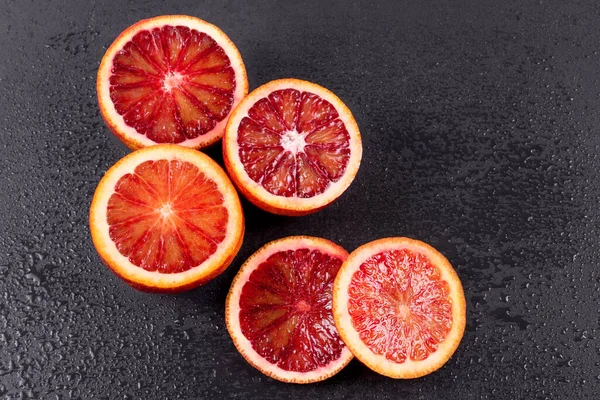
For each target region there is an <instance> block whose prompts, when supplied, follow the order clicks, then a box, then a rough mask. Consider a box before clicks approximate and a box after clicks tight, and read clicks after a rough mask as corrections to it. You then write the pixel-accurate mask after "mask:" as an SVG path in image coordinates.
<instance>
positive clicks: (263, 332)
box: [239, 249, 345, 372]
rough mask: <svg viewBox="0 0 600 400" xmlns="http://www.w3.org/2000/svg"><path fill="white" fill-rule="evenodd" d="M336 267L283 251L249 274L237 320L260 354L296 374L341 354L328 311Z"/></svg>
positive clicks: (324, 258)
mask: <svg viewBox="0 0 600 400" xmlns="http://www.w3.org/2000/svg"><path fill="white" fill-rule="evenodd" d="M341 264H342V260H341V259H339V258H337V257H334V256H332V255H329V254H325V253H323V252H321V251H319V250H314V249H313V250H309V249H297V250H287V251H280V252H277V253H274V254H272V255H271V256H270V257H269V258H267V259H266V260H265V261H263V262H262V263H261V264H260V265H259V266H258V267H257V268H256V269H255V270H254V271H253V272H252V273H251V274H250V277H249V279H248V281H247V282H246V283H245V285H244V287H243V289H242V292H241V295H240V298H239V306H240V313H239V322H240V327H241V331H242V334H243V335H244V336H245V337H246V338H247V339H248V340H249V341H250V343H251V344H252V347H253V349H254V350H255V351H256V352H257V353H258V354H259V355H260V356H262V357H264V358H265V359H266V360H268V361H269V362H270V363H272V364H275V365H277V366H278V367H279V368H281V369H283V370H286V371H297V372H310V371H314V370H316V369H318V368H322V367H325V366H327V365H328V364H330V363H331V362H332V361H334V360H337V359H338V358H339V357H340V356H341V354H342V350H343V349H344V347H345V346H344V343H343V342H342V340H341V338H340V336H339V334H338V332H337V330H336V328H335V324H334V321H333V315H332V313H331V301H332V292H331V290H332V285H333V280H334V279H335V276H336V274H337V271H338V270H339V268H340V266H341Z"/></svg>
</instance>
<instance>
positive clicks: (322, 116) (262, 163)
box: [238, 89, 350, 198]
mask: <svg viewBox="0 0 600 400" xmlns="http://www.w3.org/2000/svg"><path fill="white" fill-rule="evenodd" d="M349 142H350V135H349V134H348V131H347V129H346V127H345V125H344V123H343V122H342V120H341V119H340V118H339V115H338V112H337V111H336V109H335V107H334V106H333V105H332V104H331V103H329V102H328V101H327V100H325V99H323V98H321V97H319V96H318V95H316V94H313V93H309V92H305V91H300V90H296V89H282V90H277V91H274V92H272V93H270V94H269V95H268V97H265V98H262V99H260V100H258V101H257V102H256V103H255V104H254V105H253V106H252V107H251V108H250V109H249V110H248V116H246V117H244V118H243V119H242V121H241V123H240V125H239V128H238V145H239V157H240V160H241V162H242V164H243V166H244V168H245V170H246V172H247V173H248V175H249V176H250V178H251V179H252V180H253V181H255V182H256V183H258V184H260V185H261V186H262V187H264V188H265V189H266V190H267V191H268V192H269V193H272V194H274V195H277V196H285V197H301V198H308V197H313V196H316V195H318V194H321V193H323V192H324V191H325V190H326V189H327V187H328V186H329V185H330V184H331V183H333V182H337V181H338V180H339V179H340V177H342V175H343V174H344V171H345V170H346V167H347V165H348V161H349V158H350V143H349Z"/></svg>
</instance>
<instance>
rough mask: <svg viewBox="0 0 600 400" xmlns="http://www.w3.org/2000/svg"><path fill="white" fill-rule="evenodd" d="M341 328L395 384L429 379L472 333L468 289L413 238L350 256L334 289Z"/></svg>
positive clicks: (366, 248) (349, 341)
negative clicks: (468, 319) (468, 329)
mask: <svg viewBox="0 0 600 400" xmlns="http://www.w3.org/2000/svg"><path fill="white" fill-rule="evenodd" d="M333 314H334V318H335V323H336V326H337V328H338V331H339V332H340V335H341V336H342V338H343V340H344V342H345V343H346V345H347V346H348V347H349V348H350V350H352V352H353V353H354V355H355V356H356V357H357V358H358V359H359V360H360V361H362V362H363V363H364V364H366V365H367V366H368V367H369V368H371V369H373V370H374V371H377V372H379V373H380V374H383V375H386V376H389V377H392V378H402V379H408V378H417V377H420V376H423V375H427V374H429V373H431V372H433V371H435V370H437V369H438V368H440V367H441V366H442V365H444V364H445V363H446V362H447V361H448V359H450V357H451V356H452V354H453V353H454V351H455V350H456V348H457V347H458V344H459V343H460V340H461V339H462V336H463V332H464V329H465V318H466V315H465V314H466V306H465V297H464V293H463V289H462V285H461V283H460V280H459V278H458V276H457V275H456V272H455V271H454V269H453V268H452V266H451V265H450V263H449V262H448V260H447V259H446V258H445V257H444V256H443V255H442V254H440V253H439V252H438V251H437V250H435V249H434V248H433V247H431V246H429V245H427V244H425V243H423V242H420V241H417V240H413V239H408V238H386V239H380V240H376V241H374V242H371V243H368V244H365V245H363V246H361V247H359V248H358V249H356V250H355V251H354V252H352V253H351V254H350V256H349V257H348V259H346V261H345V262H344V264H343V266H342V267H341V268H340V271H339V273H338V275H337V277H336V279H335V283H334V288H333Z"/></svg>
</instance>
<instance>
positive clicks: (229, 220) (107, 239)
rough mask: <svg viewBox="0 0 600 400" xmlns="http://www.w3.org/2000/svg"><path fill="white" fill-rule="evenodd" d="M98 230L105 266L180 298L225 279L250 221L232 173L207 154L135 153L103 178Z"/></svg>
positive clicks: (94, 210) (94, 208) (95, 212)
mask: <svg viewBox="0 0 600 400" xmlns="http://www.w3.org/2000/svg"><path fill="white" fill-rule="evenodd" d="M90 230H91V233H92V240H93V242H94V245H95V246H96V250H97V251H98V253H99V254H100V257H101V258H102V260H103V261H104V262H105V263H106V265H107V266H108V267H110V269H112V270H113V271H114V272H115V273H116V274H117V275H118V276H119V277H121V278H122V279H124V280H125V281H126V282H127V283H129V284H130V285H131V286H133V287H135V288H137V289H140V290H145V291H154V292H180V291H183V290H187V289H191V288H193V287H196V286H199V285H201V284H203V283H205V282H207V281H208V280H210V279H212V278H214V277H215V276H217V275H218V274H219V273H221V272H222V271H223V270H224V269H225V268H227V266H228V265H229V264H230V263H231V261H232V260H233V258H234V257H235V255H236V254H237V252H238V250H239V248H240V246H241V244H242V239H243V234H244V217H243V214H242V208H241V205H240V201H239V198H238V196H237V193H236V191H235V188H234V187H233V185H232V184H231V182H230V181H229V179H228V178H227V175H226V174H225V171H223V170H222V169H221V167H219V165H218V164H216V163H215V162H214V161H213V160H211V159H210V158H209V157H208V156H206V155H204V154H203V153H200V152H199V151H196V150H192V149H188V148H185V147H181V146H177V145H158V146H152V147H147V148H145V149H141V150H138V151H135V152H133V153H131V154H129V155H128V156H126V157H124V158H123V159H121V160H120V161H119V162H117V163H116V164H115V165H114V166H113V167H111V168H110V169H109V170H108V172H107V173H106V174H105V175H104V177H103V178H102V179H101V180H100V183H99V184H98V187H97V188H96V193H95V194H94V198H93V200H92V205H91V208H90Z"/></svg>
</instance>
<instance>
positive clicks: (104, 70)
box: [97, 15, 248, 147]
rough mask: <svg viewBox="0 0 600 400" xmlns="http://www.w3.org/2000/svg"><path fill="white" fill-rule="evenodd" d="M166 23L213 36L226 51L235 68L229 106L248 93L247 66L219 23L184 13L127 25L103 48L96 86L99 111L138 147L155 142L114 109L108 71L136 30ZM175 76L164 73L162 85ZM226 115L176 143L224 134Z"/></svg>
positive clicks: (213, 138)
mask: <svg viewBox="0 0 600 400" xmlns="http://www.w3.org/2000/svg"><path fill="white" fill-rule="evenodd" d="M165 25H172V26H177V25H181V26H186V27H188V28H190V29H194V30H196V31H198V32H204V33H206V34H207V35H209V36H210V37H211V38H213V39H214V40H215V42H217V44H218V45H219V46H220V47H221V48H222V49H223V50H224V51H225V54H226V55H227V57H228V58H229V60H230V62H231V66H232V67H233V70H234V72H235V89H234V92H233V104H232V106H231V110H233V109H234V108H235V107H236V106H237V104H238V103H239V102H240V101H241V100H242V99H243V98H244V96H245V95H246V94H247V93H248V82H247V79H246V70H245V67H244V63H243V61H242V56H241V55H240V53H239V52H238V50H237V49H236V48H235V46H234V45H233V43H232V42H231V40H230V39H229V38H228V37H227V35H225V33H223V32H222V31H221V30H220V29H219V28H218V27H216V26H214V25H212V24H210V23H208V22H205V21H202V20H200V19H198V18H194V17H189V16H186V15H171V16H163V17H158V18H152V19H148V20H144V21H140V22H138V23H137V24H136V25H135V27H136V29H131V28H132V27H130V28H129V29H127V30H125V31H124V32H123V33H121V35H120V36H119V37H118V38H117V39H116V40H115V41H114V42H113V44H112V45H111V46H110V47H109V48H108V50H107V51H106V55H105V56H104V59H103V62H102V63H101V64H100V68H99V69H98V85H97V90H98V97H99V98H100V99H103V100H102V101H101V108H102V112H103V113H104V114H105V118H106V119H107V120H108V121H111V122H112V123H113V124H114V125H115V126H116V128H117V129H118V130H119V132H120V133H121V134H122V135H124V136H125V137H127V138H130V139H132V140H134V141H135V142H137V143H138V144H139V145H140V146H141V147H145V146H152V145H156V144H158V143H157V142H155V141H153V140H152V139H149V138H148V137H147V136H146V135H143V134H141V133H139V132H138V131H137V130H136V129H135V128H133V127H131V126H129V125H127V123H126V122H125V119H124V118H123V116H122V115H120V114H119V113H118V112H117V110H116V109H115V106H114V104H113V102H112V100H111V98H110V86H111V85H110V75H111V69H112V65H113V62H112V61H113V59H114V57H115V55H116V54H117V53H118V52H119V51H120V50H121V49H122V48H123V46H124V45H125V44H126V43H127V42H129V41H130V40H131V39H132V38H133V37H134V36H135V35H136V34H137V33H139V32H140V31H142V30H151V29H154V28H160V27H163V26H165ZM177 75H178V74H177ZM173 78H175V79H173ZM176 78H177V76H176V75H175V74H173V76H172V77H171V78H168V77H166V78H165V81H164V82H163V87H164V88H165V89H167V90H170V89H172V88H173V87H174V86H173V84H174V83H175V82H174V81H175V80H177V79H176ZM102 106H103V107H102ZM227 119H228V118H227V117H225V118H223V120H221V121H220V122H218V123H217V124H216V125H215V127H214V128H213V129H212V130H211V131H210V132H207V133H205V134H203V135H200V136H198V137H196V138H193V139H187V140H185V141H183V142H180V143H177V144H178V145H180V146H185V147H199V146H203V145H205V144H210V143H213V142H214V141H216V140H218V138H220V137H221V136H222V135H223V132H224V130H225V126H226V125H227Z"/></svg>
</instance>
